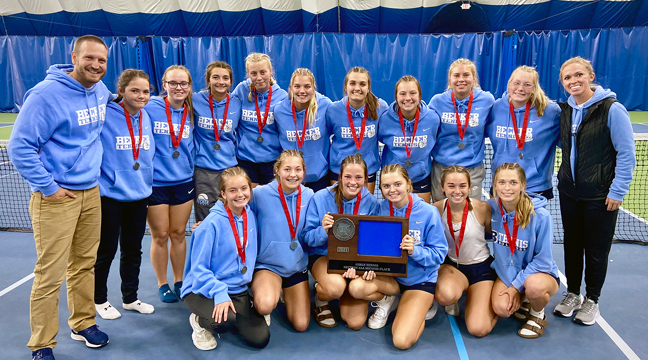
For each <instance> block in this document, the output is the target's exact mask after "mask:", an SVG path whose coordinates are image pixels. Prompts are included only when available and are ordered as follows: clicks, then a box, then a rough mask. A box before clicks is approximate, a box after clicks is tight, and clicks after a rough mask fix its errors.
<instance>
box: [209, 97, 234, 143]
mask: <svg viewBox="0 0 648 360" xmlns="http://www.w3.org/2000/svg"><path fill="white" fill-rule="evenodd" d="M225 96H227V101H226V102H225V111H224V112H223V122H222V123H221V127H220V130H219V129H218V121H216V118H214V97H213V96H212V94H211V92H210V93H209V110H210V111H211V116H212V124H214V138H215V139H216V141H219V140H220V133H221V132H222V131H223V128H224V127H225V124H226V123H227V109H229V103H230V96H229V94H225ZM214 150H220V145H218V144H216V145H214Z"/></svg>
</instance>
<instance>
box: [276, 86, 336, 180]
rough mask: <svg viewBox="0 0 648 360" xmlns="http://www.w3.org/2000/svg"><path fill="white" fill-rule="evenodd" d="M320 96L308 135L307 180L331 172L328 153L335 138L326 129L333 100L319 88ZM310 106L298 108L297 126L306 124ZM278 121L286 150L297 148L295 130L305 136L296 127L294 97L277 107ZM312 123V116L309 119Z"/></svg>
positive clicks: (305, 148) (319, 177) (281, 139)
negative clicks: (327, 114)
mask: <svg viewBox="0 0 648 360" xmlns="http://www.w3.org/2000/svg"><path fill="white" fill-rule="evenodd" d="M315 96H316V98H317V117H316V119H315V121H314V123H313V125H307V126H308V127H307V130H306V137H305V139H304V146H303V148H302V151H304V162H305V163H306V177H305V179H304V182H305V183H309V182H315V181H317V180H319V179H321V178H322V177H323V176H324V175H326V174H327V173H328V168H329V165H328V160H327V159H328V154H329V147H330V146H331V140H330V139H329V133H328V130H327V129H326V118H325V115H326V109H327V108H328V107H329V105H330V104H331V100H329V98H327V97H326V96H324V95H322V94H320V93H318V92H316V93H315ZM307 110H308V109H304V110H302V111H297V110H295V115H296V117H297V129H302V128H303V126H304V115H305V114H306V111H307ZM274 115H275V121H276V122H277V128H278V130H279V143H280V145H281V149H282V150H290V149H296V150H299V147H298V146H297V137H296V136H295V132H297V133H298V134H299V137H300V138H301V137H302V136H303V135H302V131H301V130H297V129H295V120H294V119H293V114H292V102H291V101H290V100H286V101H282V102H281V103H280V104H278V105H277V106H276V107H275V111H274ZM308 122H309V123H310V119H309V121H308Z"/></svg>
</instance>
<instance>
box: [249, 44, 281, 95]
mask: <svg viewBox="0 0 648 360" xmlns="http://www.w3.org/2000/svg"><path fill="white" fill-rule="evenodd" d="M260 61H266V62H267V63H268V67H269V68H270V87H272V85H274V83H276V82H277V81H276V80H275V79H274V76H272V75H273V74H274V69H273V68H272V61H270V56H268V55H266V54H262V53H250V54H249V55H248V56H247V57H246V58H245V71H246V72H247V70H248V65H250V64H251V63H256V62H260ZM255 90H256V89H255V88H254V84H253V83H252V82H250V94H248V100H249V101H252V99H254V91H255Z"/></svg>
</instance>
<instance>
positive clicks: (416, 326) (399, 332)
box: [392, 290, 434, 350]
mask: <svg viewBox="0 0 648 360" xmlns="http://www.w3.org/2000/svg"><path fill="white" fill-rule="evenodd" d="M433 301H434V294H430V293H429V292H426V291H422V290H406V291H405V292H404V293H403V296H401V300H400V304H399V305H398V310H396V318H395V319H394V324H393V325H392V338H393V342H394V346H396V347H397V348H399V349H401V350H407V349H409V348H411V347H412V345H414V344H415V343H416V342H417V341H418V339H419V337H421V334H422V333H423V329H425V314H426V313H427V311H428V310H429V309H430V306H432V302H433Z"/></svg>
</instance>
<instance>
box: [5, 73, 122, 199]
mask: <svg viewBox="0 0 648 360" xmlns="http://www.w3.org/2000/svg"><path fill="white" fill-rule="evenodd" d="M72 70H74V66H73V65H52V66H50V68H49V69H48V70H47V76H46V77H45V80H43V81H41V82H39V83H38V84H37V85H36V86H34V87H33V88H31V89H30V90H29V91H27V93H26V94H25V99H24V105H23V107H22V109H21V110H20V113H19V114H18V117H17V118H16V122H15V124H14V127H13V132H12V133H11V137H10V139H9V147H8V152H9V158H10V159H11V161H12V162H13V164H14V166H16V169H17V170H18V172H19V173H20V175H22V177H23V178H25V180H26V181H27V182H28V183H29V185H30V186H31V190H32V191H34V192H36V191H40V192H41V193H42V194H43V195H44V196H50V195H52V194H54V193H55V192H56V191H58V188H59V186H60V187H62V188H65V189H70V190H87V189H90V188H93V187H95V186H97V185H98V184H99V181H98V179H99V166H100V165H101V156H102V147H101V141H100V139H99V133H100V132H101V128H102V127H103V124H104V121H105V116H106V104H107V103H108V101H110V100H111V99H112V98H113V96H112V94H111V93H110V91H108V89H107V88H106V86H105V85H104V83H103V82H101V81H99V82H98V83H96V84H94V85H93V86H92V87H91V88H89V89H88V88H86V87H84V86H83V85H81V83H79V82H78V81H76V80H74V79H73V78H72V77H71V76H69V75H68V73H69V72H71V71H72Z"/></svg>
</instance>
